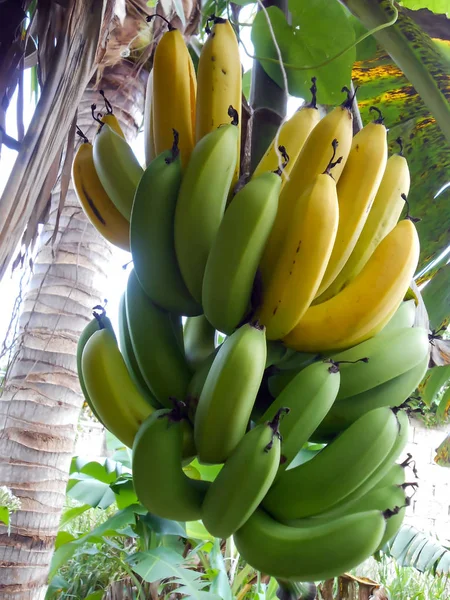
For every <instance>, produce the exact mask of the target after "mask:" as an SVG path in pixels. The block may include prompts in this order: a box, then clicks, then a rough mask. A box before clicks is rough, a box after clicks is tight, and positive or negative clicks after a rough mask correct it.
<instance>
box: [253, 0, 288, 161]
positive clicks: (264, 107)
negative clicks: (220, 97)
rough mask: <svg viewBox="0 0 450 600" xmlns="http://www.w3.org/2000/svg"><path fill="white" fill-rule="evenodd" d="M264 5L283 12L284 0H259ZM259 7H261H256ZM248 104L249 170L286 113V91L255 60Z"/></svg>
mask: <svg viewBox="0 0 450 600" xmlns="http://www.w3.org/2000/svg"><path fill="white" fill-rule="evenodd" d="M262 4H263V6H264V7H265V8H269V7H270V6H276V7H278V8H279V9H280V10H282V11H283V12H284V14H285V15H286V16H287V13H288V3H287V0H263V2H262ZM258 10H261V7H258ZM250 106H251V108H252V113H253V114H252V132H251V159H250V169H251V171H252V172H253V171H254V170H255V168H256V166H257V164H258V163H259V161H260V160H261V158H262V157H263V155H264V153H265V151H266V150H267V148H268V147H269V145H270V143H271V141H272V140H273V138H274V137H275V135H276V133H277V130H278V127H279V126H280V124H281V123H282V121H283V119H284V118H285V116H286V108H287V106H286V92H285V90H282V89H281V88H280V86H279V85H278V84H277V83H275V81H273V79H271V78H270V77H269V76H268V75H267V73H266V72H265V71H264V69H263V68H262V66H261V64H260V62H259V61H258V60H256V59H255V60H254V61H253V68H252V82H251V93H250Z"/></svg>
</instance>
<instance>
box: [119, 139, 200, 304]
mask: <svg viewBox="0 0 450 600" xmlns="http://www.w3.org/2000/svg"><path fill="white" fill-rule="evenodd" d="M180 185H181V161H180V156H179V152H178V145H177V136H176V137H175V141H174V145H173V147H172V150H167V151H166V152H162V153H161V154H160V155H159V156H157V157H156V158H155V159H154V160H153V161H152V162H151V163H150V165H149V166H148V167H147V169H146V170H145V171H144V174H143V176H142V178H141V180H140V182H139V185H138V187H137V190H136V195H135V197H134V203H133V210H132V213H131V221H130V245H131V254H132V256H133V265H134V270H135V272H136V275H137V277H138V279H139V282H140V284H141V286H142V288H143V290H144V291H145V293H146V294H147V295H148V296H149V298H151V299H152V300H153V302H154V303H155V304H157V305H158V306H160V307H161V308H164V309H165V310H168V311H170V312H174V313H176V314H179V315H198V314H200V313H201V312H202V307H201V306H200V305H199V304H198V303H197V302H195V300H194V299H193V298H192V296H191V295H190V293H189V291H188V289H187V287H186V285H185V283H184V281H183V278H182V276H181V272H180V268H179V266H178V263H177V257H176V254H175V242H174V218H175V206H176V203H177V195H178V191H179V189H180Z"/></svg>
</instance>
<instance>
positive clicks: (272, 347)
mask: <svg viewBox="0 0 450 600" xmlns="http://www.w3.org/2000/svg"><path fill="white" fill-rule="evenodd" d="M266 343H267V356H266V369H267V368H268V367H271V366H273V365H276V364H278V363H279V362H280V361H281V360H283V358H284V357H285V356H286V354H287V352H288V349H287V348H286V346H284V345H283V343H282V342H280V341H274V340H267V342H266Z"/></svg>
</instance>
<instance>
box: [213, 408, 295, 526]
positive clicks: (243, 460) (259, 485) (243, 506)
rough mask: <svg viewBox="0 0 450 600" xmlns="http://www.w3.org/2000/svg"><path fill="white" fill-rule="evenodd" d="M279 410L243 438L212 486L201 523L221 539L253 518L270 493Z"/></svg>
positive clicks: (275, 467)
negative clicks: (270, 418)
mask: <svg viewBox="0 0 450 600" xmlns="http://www.w3.org/2000/svg"><path fill="white" fill-rule="evenodd" d="M284 412H288V411H287V410H284V409H280V410H279V411H278V412H277V414H276V415H275V417H274V418H273V419H272V421H267V422H266V423H263V424H261V425H257V426H256V427H255V428H254V429H252V430H251V431H249V432H248V433H246V434H245V435H244V437H243V438H242V439H241V441H240V442H239V443H238V445H237V446H236V448H235V449H234V451H233V452H232V453H231V455H230V456H229V457H228V459H227V461H226V462H225V465H224V467H223V469H222V470H221V471H220V473H219V475H218V476H217V477H216V479H215V480H214V481H213V483H212V484H211V486H210V488H209V490H208V492H207V494H206V496H205V501H204V502H203V508H202V521H203V524H204V525H205V527H206V529H207V530H208V531H209V532H210V533H211V534H212V535H214V536H216V537H220V538H228V537H230V536H231V535H232V534H233V533H234V532H235V531H237V529H239V528H240V527H241V526H242V525H243V524H244V523H245V522H246V521H247V519H248V518H249V517H250V516H251V515H252V514H253V512H254V511H255V510H256V508H257V507H258V505H259V503H260V502H261V500H262V499H263V498H264V496H265V495H266V493H267V491H268V490H269V488H270V486H271V484H272V482H273V480H274V478H275V475H276V473H277V470H278V465H279V463H280V439H281V436H280V434H279V422H280V417H281V416H282V414H283V413H284Z"/></svg>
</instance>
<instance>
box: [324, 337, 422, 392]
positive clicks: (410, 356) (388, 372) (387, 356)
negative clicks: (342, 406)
mask: <svg viewBox="0 0 450 600" xmlns="http://www.w3.org/2000/svg"><path fill="white" fill-rule="evenodd" d="M428 352H429V342H428V332H427V331H426V330H425V329H423V328H421V327H412V328H411V327H407V328H404V329H396V330H394V331H391V332H388V333H386V335H379V336H375V337H373V338H371V339H369V340H366V341H365V342H362V343H361V344H358V345H356V346H354V347H353V348H350V349H349V350H344V351H343V352H339V353H338V354H333V355H332V357H331V358H332V359H333V360H334V361H335V362H339V363H342V364H341V366H340V370H341V387H340V389H339V393H338V397H337V399H338V400H341V399H343V398H348V397H349V396H356V394H361V393H362V392H365V391H367V390H370V389H371V388H374V387H376V386H378V385H381V384H382V383H385V382H386V381H389V380H390V379H394V377H397V376H398V375H401V374H402V373H405V372H406V371H409V370H410V369H412V368H413V367H414V366H416V365H417V364H418V363H420V362H422V361H423V360H424V359H425V357H426V356H427V355H428ZM362 358H367V359H368V361H367V362H361V359H362ZM342 361H359V362H354V364H352V363H351V362H350V363H349V364H343V362H342Z"/></svg>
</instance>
